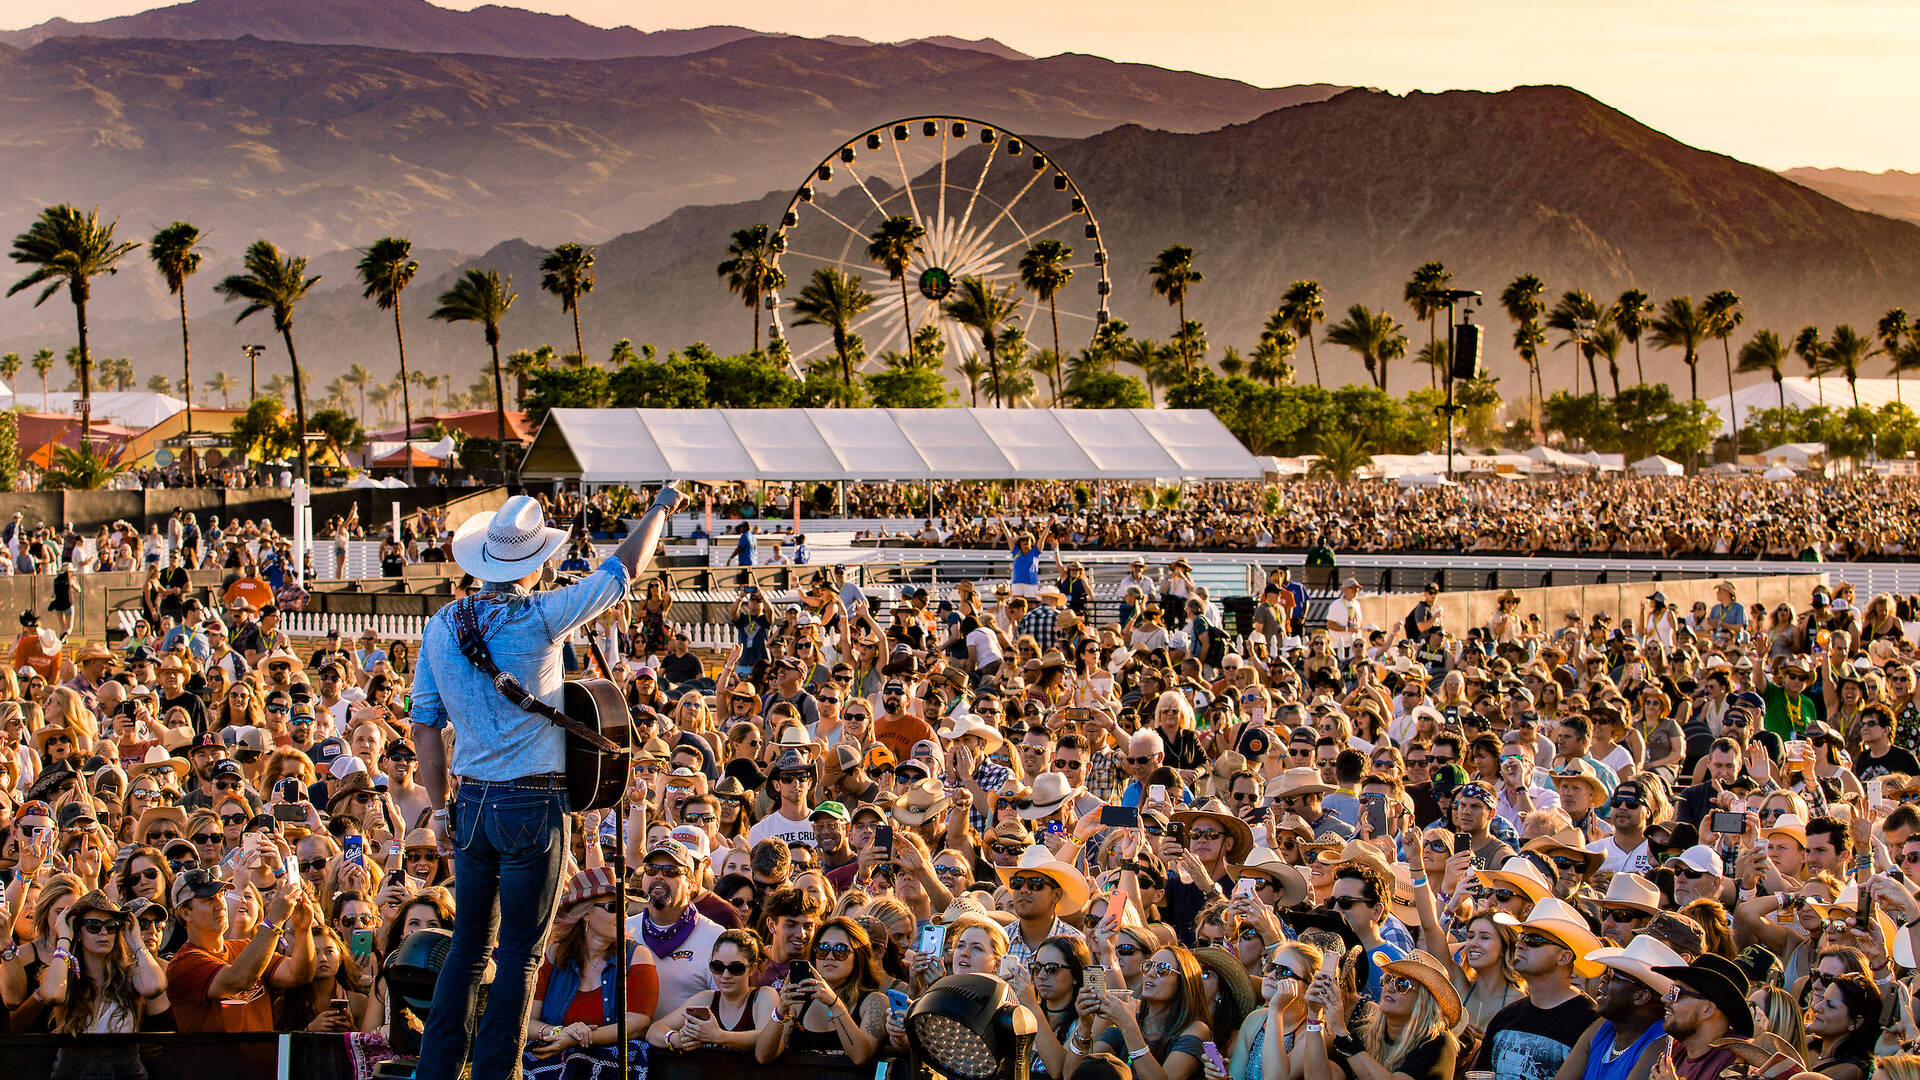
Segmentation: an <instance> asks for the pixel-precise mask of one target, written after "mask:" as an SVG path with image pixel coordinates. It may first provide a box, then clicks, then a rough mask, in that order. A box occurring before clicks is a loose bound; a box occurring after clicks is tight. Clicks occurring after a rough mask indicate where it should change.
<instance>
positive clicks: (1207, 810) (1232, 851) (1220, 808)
mask: <svg viewBox="0 0 1920 1080" xmlns="http://www.w3.org/2000/svg"><path fill="white" fill-rule="evenodd" d="M1201 818H1207V819H1209V820H1212V821H1217V822H1219V823H1220V826H1221V828H1222V829H1224V830H1225V831H1226V834H1227V848H1226V860H1227V861H1228V862H1230V863H1231V862H1239V861H1240V860H1241V859H1244V858H1246V856H1247V852H1249V851H1252V850H1253V830H1252V829H1250V828H1248V827H1247V823H1246V822H1244V821H1241V820H1240V819H1239V818H1237V817H1234V816H1233V811H1231V810H1229V809H1227V805H1226V804H1225V803H1223V802H1221V801H1220V800H1219V799H1211V800H1209V801H1208V802H1206V803H1205V804H1204V805H1202V806H1199V807H1196V808H1195V809H1192V810H1181V811H1179V812H1177V813H1175V814H1174V815H1173V820H1175V821H1178V822H1181V823H1182V824H1184V825H1185V826H1186V827H1187V828H1188V829H1189V830H1191V829H1192V828H1193V823H1194V822H1195V821H1198V820H1200V819H1201ZM1189 839H1191V837H1189Z"/></svg>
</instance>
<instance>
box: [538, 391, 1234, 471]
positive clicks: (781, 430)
mask: <svg viewBox="0 0 1920 1080" xmlns="http://www.w3.org/2000/svg"><path fill="white" fill-rule="evenodd" d="M1265 471H1266V469H1265V463H1264V462H1262V461H1261V459H1259V458H1256V457H1254V456H1253V455H1252V454H1250V453H1248V452H1247V449H1246V447H1244V446H1242V445H1240V442H1239V440H1237V439H1235V438H1234V437H1233V435H1232V433H1231V432H1229V431H1227V429H1226V427H1225V426H1224V425H1222V424H1221V423H1220V421H1219V419H1218V418H1217V417H1215V416H1214V415H1213V414H1212V413H1210V412H1206V411H1204V410H1164V409H1161V410H1156V409H555V410H553V411H552V412H550V413H548V414H547V419H546V422H545V423H543V424H542V425H541V427H540V431H539V433H538V434H537V435H535V436H534V440H533V446H532V447H531V448H530V449H529V450H528V452H527V458H526V462H525V464H524V466H523V467H522V470H521V475H522V476H524V477H526V478H528V479H540V478H565V479H578V480H583V481H586V482H588V483H647V482H657V481H659V480H661V479H663V478H666V477H669V476H678V477H681V478H683V479H686V480H694V481H705V482H721V481H734V480H772V481H790V480H808V481H812V480H927V479H941V480H1004V479H1034V480H1091V479H1105V480H1154V479H1192V480H1199V479H1219V480H1240V479H1245V480H1257V479H1260V478H1261V477H1262V476H1263V475H1265Z"/></svg>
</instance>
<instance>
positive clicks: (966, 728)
mask: <svg viewBox="0 0 1920 1080" xmlns="http://www.w3.org/2000/svg"><path fill="white" fill-rule="evenodd" d="M968 735H977V736H979V737H980V738H981V739H983V740H985V742H986V744H987V745H986V752H987V753H989V754H991V753H993V752H994V751H995V750H998V749H1000V746H1001V744H1003V743H1005V742H1006V739H1005V738H1004V737H1002V736H1001V734H1000V729H999V728H996V727H994V726H993V725H992V724H989V723H987V722H985V721H983V720H981V719H980V718H979V717H978V716H975V715H973V714H972V713H968V714H966V715H965V716H962V717H960V718H959V719H957V720H955V721H954V722H953V729H952V730H951V731H946V732H942V733H941V735H940V737H941V738H943V739H946V740H947V741H949V742H959V741H960V740H961V739H962V738H964V737H965V736H968Z"/></svg>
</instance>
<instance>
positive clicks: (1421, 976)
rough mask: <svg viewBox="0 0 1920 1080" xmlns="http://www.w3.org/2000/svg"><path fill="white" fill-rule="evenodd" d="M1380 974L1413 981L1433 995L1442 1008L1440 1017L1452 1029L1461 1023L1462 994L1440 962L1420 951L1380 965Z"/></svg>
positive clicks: (1416, 950)
mask: <svg viewBox="0 0 1920 1080" xmlns="http://www.w3.org/2000/svg"><path fill="white" fill-rule="evenodd" d="M1380 973H1381V974H1382V975H1383V976H1384V975H1398V976H1401V977H1403V978H1408V979H1412V980H1413V981H1414V982H1417V983H1419V984H1420V985H1421V986H1423V987H1425V988H1426V991H1427V993H1429V994H1432V995H1433V1002H1434V1004H1436V1005H1438V1006H1440V1015H1441V1016H1442V1017H1444V1018H1445V1019H1446V1021H1447V1026H1448V1027H1452V1026H1454V1025H1455V1024H1458V1023H1459V1022H1460V992H1459V991H1458V990H1455V989H1454V988H1453V981H1452V980H1451V979H1449V978H1447V973H1446V972H1445V971H1442V970H1441V969H1440V962H1439V961H1438V960H1435V959H1434V958H1433V957H1431V956H1429V955H1427V954H1426V953H1424V952H1421V951H1420V950H1418V949H1415V950H1414V951H1412V952H1410V953H1408V954H1407V955H1406V956H1403V957H1401V958H1400V959H1398V960H1388V961H1386V962H1385V963H1382V964H1381V965H1380Z"/></svg>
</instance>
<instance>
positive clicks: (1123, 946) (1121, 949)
mask: <svg viewBox="0 0 1920 1080" xmlns="http://www.w3.org/2000/svg"><path fill="white" fill-rule="evenodd" d="M1113 951H1114V954H1115V955H1117V956H1137V955H1139V954H1140V953H1141V952H1143V951H1144V950H1142V949H1141V948H1140V946H1138V945H1135V944H1134V943H1133V942H1131V941H1123V942H1121V943H1120V944H1118V945H1115V946H1114V947H1113Z"/></svg>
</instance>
